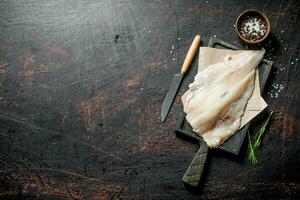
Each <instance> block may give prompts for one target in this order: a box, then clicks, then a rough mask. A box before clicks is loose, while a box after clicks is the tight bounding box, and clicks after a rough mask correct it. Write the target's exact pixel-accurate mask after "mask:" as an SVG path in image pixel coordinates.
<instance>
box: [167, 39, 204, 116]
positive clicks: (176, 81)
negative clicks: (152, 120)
mask: <svg viewBox="0 0 300 200" xmlns="http://www.w3.org/2000/svg"><path fill="white" fill-rule="evenodd" d="M200 40H201V37H200V35H196V37H195V38H194V40H193V43H192V45H191V47H190V49H189V51H188V53H187V55H186V57H185V59H184V62H183V65H182V68H181V73H180V74H175V76H174V78H173V81H172V83H171V86H170V88H169V91H168V93H167V96H166V97H165V100H164V102H163V105H162V109H161V120H162V122H164V121H165V119H166V117H167V116H168V113H169V111H170V108H171V106H172V103H173V101H174V99H175V97H176V93H177V91H178V88H179V86H180V83H181V81H182V78H183V76H184V74H185V73H186V72H187V70H188V69H189V67H190V65H191V63H192V62H193V59H194V57H195V55H196V53H197V51H198V49H199V45H200Z"/></svg>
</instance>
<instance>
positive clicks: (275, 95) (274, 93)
mask: <svg viewBox="0 0 300 200" xmlns="http://www.w3.org/2000/svg"><path fill="white" fill-rule="evenodd" d="M272 88H273V89H272V90H271V91H270V92H268V94H269V95H270V97H271V98H278V97H279V94H280V93H281V92H282V91H283V88H284V86H283V85H282V84H278V83H273V84H272Z"/></svg>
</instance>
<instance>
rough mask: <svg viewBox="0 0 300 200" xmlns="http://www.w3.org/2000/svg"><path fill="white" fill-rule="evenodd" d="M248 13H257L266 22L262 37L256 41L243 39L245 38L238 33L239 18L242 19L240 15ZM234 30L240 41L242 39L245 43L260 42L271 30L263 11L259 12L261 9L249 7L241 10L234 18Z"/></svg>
mask: <svg viewBox="0 0 300 200" xmlns="http://www.w3.org/2000/svg"><path fill="white" fill-rule="evenodd" d="M249 13H256V14H258V15H259V16H260V17H262V19H263V20H264V21H265V22H266V26H267V33H266V34H265V36H264V37H262V38H261V39H259V40H256V41H250V40H247V39H245V38H244V37H243V36H242V35H241V34H240V32H239V30H238V24H239V22H240V20H241V19H242V17H244V16H246V15H247V14H249ZM235 32H236V34H237V35H238V37H239V38H240V39H241V40H242V41H244V42H245V43H248V44H257V43H260V42H262V41H263V40H265V39H266V38H267V37H268V35H269V33H270V32H271V24H270V21H269V18H268V17H267V16H266V15H265V14H264V13H263V12H261V11H259V10H256V9H249V10H245V11H243V12H242V13H241V14H240V15H239V16H238V18H237V19H236V21H235Z"/></svg>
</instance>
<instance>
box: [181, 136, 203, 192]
mask: <svg viewBox="0 0 300 200" xmlns="http://www.w3.org/2000/svg"><path fill="white" fill-rule="evenodd" d="M200 145H201V146H200V148H199V150H198V151H197V154H196V155H195V157H194V158H193V160H192V162H191V164H190V166H189V167H188V169H187V170H186V172H185V174H184V175H183V177H182V181H183V182H184V183H185V184H187V185H190V186H193V187H198V185H199V182H200V179H201V175H202V172H203V169H204V165H205V162H206V158H207V153H208V146H207V144H206V143H205V142H204V141H202V142H201V144H200Z"/></svg>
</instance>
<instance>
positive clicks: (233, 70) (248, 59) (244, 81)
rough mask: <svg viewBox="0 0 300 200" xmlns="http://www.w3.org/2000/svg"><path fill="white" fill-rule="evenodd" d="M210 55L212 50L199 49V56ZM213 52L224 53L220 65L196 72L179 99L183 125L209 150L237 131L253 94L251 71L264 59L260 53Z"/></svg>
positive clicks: (253, 74)
mask: <svg viewBox="0 0 300 200" xmlns="http://www.w3.org/2000/svg"><path fill="white" fill-rule="evenodd" d="M212 51H216V50H212V49H211V48H208V47H203V48H200V54H207V55H214V54H212ZM217 51H218V53H220V52H219V51H225V52H226V53H225V54H224V52H223V55H224V56H223V57H222V59H221V60H220V62H216V63H213V64H209V65H208V66H206V68H204V69H203V70H201V71H199V72H198V74H197V75H196V76H195V80H194V82H193V83H192V84H190V85H189V90H188V91H186V92H185V94H184V95H183V96H182V102H183V109H184V112H185V113H186V119H187V121H188V122H189V123H190V125H191V126H192V128H193V130H194V131H195V132H197V133H198V134H199V135H200V136H202V137H203V139H204V141H205V142H206V143H207V145H208V146H209V147H212V148H215V147H218V146H219V145H221V144H222V143H223V142H224V141H226V140H227V139H228V138H229V137H230V136H232V135H233V134H234V133H235V132H236V131H237V130H238V129H239V128H240V124H241V117H242V115H243V114H244V110H245V106H246V104H247V101H248V99H249V98H250V97H251V95H252V92H253V88H254V81H255V72H256V71H255V70H256V68H257V66H258V64H259V63H260V61H261V60H262V58H263V55H264V50H261V51H230V50H217ZM200 59H201V56H200ZM200 62H201V60H200Z"/></svg>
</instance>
